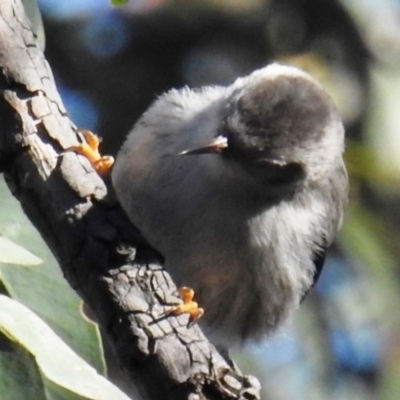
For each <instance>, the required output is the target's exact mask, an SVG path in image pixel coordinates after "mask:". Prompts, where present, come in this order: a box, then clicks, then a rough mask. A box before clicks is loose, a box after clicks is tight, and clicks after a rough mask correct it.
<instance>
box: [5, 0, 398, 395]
mask: <svg viewBox="0 0 400 400" xmlns="http://www.w3.org/2000/svg"><path fill="white" fill-rule="evenodd" d="M39 6H40V9H41V12H42V17H43V21H44V28H45V34H46V51H45V53H46V56H47V59H48V60H49V62H50V65H51V67H52V68H53V73H54V75H55V78H56V81H57V84H58V88H59V91H60V93H61V95H62V97H63V100H64V102H65V104H66V107H67V109H68V112H69V114H70V117H71V118H72V120H73V121H74V122H75V123H76V125H77V126H78V127H80V128H87V129H91V130H93V131H94V132H97V133H98V134H99V135H100V136H101V137H102V138H103V143H102V152H103V153H104V154H112V155H115V154H116V152H117V151H118V149H119V147H120V146H121V143H122V141H123V140H124V137H125V136H126V134H127V132H128V131H129V130H130V129H131V127H132V126H133V124H134V123H135V121H136V120H137V119H138V118H139V117H140V115H141V114H142V113H143V112H144V111H145V110H146V109H147V107H148V106H149V105H150V103H151V102H152V101H153V100H154V99H155V98H156V97H157V96H158V95H160V94H162V93H163V92H165V91H166V90H168V89H170V88H172V87H182V86H184V85H188V86H190V87H196V86H201V85H208V84H220V85H227V84H230V83H231V82H233V81H234V80H235V78H236V77H238V76H241V75H246V74H248V73H250V72H251V71H253V70H254V69H256V68H260V67H262V66H264V65H266V64H268V63H270V62H272V61H280V62H284V63H289V64H294V65H297V66H299V67H301V68H303V69H305V70H307V71H308V72H310V73H311V74H313V75H314V76H315V77H317V78H318V79H319V80H320V81H321V82H322V83H323V85H324V86H325V87H326V88H327V90H328V91H329V92H330V93H331V95H332V96H333V98H334V100H335V102H336V104H337V106H338V108H339V110H340V112H341V114H342V117H343V120H344V123H345V126H346V134H347V150H346V162H347V166H348V169H349V172H350V179H351V194H350V197H351V199H350V205H349V207H348V211H347V214H346V219H345V223H344V227H343V229H342V231H341V234H340V237H339V238H338V240H337V243H336V245H335V246H334V248H333V249H332V251H331V252H330V256H329V258H328V260H327V263H326V266H325V268H324V270H323V272H322V276H321V278H320V280H319V282H318V284H317V286H316V288H315V290H314V291H313V293H312V294H311V295H310V296H309V297H308V298H307V299H306V301H305V302H304V303H303V305H302V307H301V309H300V311H299V312H298V313H297V314H296V315H295V317H294V318H293V319H292V320H291V321H290V322H289V323H288V324H287V325H286V326H285V327H283V328H282V329H281V331H280V332H278V333H277V334H276V335H274V336H273V337H271V338H269V340H267V341H266V342H265V343H264V344H261V345H253V344H250V345H248V346H247V348H246V349H244V350H243V351H241V352H239V353H238V354H236V355H235V357H234V358H235V360H237V362H238V363H239V365H240V367H241V369H242V370H243V371H245V372H246V373H249V374H254V375H256V376H257V377H258V378H259V379H260V381H261V383H262V386H263V399H268V400H270V399H271V400H289V399H291V400H293V399H296V400H302V399H307V400H314V399H315V400H317V399H323V400H341V399H343V400H345V399H346V400H347V399H352V400H353V399H362V400H370V399H371V400H372V399H373V400H375V399H379V400H397V399H399V398H400V68H399V67H398V65H399V62H400V1H399V0H342V1H339V0H246V1H245V0H190V1H189V0H131V1H130V2H129V3H127V4H126V5H124V6H122V7H118V8H113V7H112V6H111V5H110V2H109V0H69V1H61V0H39ZM0 235H1V236H3V237H6V238H9V239H11V240H13V241H14V242H16V243H18V244H20V245H22V246H23V247H25V248H26V249H28V250H30V251H32V252H33V253H35V254H36V255H38V256H39V257H40V258H41V259H42V260H43V261H44V262H43V263H42V264H41V265H39V266H37V267H34V268H32V267H31V268H19V267H16V266H11V265H10V264H6V263H3V264H0V272H1V281H2V285H3V289H2V290H3V292H4V293H7V294H8V295H9V296H11V297H12V298H15V299H17V300H19V301H21V302H22V303H24V304H26V305H27V306H29V307H30V308H31V309H32V310H33V311H34V312H35V313H37V314H38V315H40V316H41V317H42V318H43V319H44V320H45V321H46V322H47V323H48V324H49V325H50V326H51V327H52V328H53V329H54V330H55V331H56V332H57V334H58V335H59V336H60V337H61V338H62V339H63V340H64V341H65V342H66V343H67V344H68V345H69V346H71V348H73V349H74V350H75V351H76V352H77V353H78V354H80V355H81V356H82V357H83V358H84V359H86V360H87V361H89V362H90V363H91V364H92V365H93V366H94V367H95V368H96V369H97V370H98V371H99V372H101V373H107V374H108V375H109V376H110V377H111V379H112V380H114V381H115V382H117V383H118V384H119V385H121V386H122V387H123V388H124V389H125V391H126V392H127V393H129V392H130V390H131V388H130V387H129V384H127V383H126V382H124V379H123V377H121V376H120V375H119V373H118V369H117V368H116V367H115V364H114V362H113V360H112V356H111V355H110V354H109V353H108V351H107V346H106V345H104V346H105V350H104V346H103V344H102V342H101V335H100V334H99V332H98V331H97V327H96V326H95V325H93V324H92V323H91V322H90V321H87V319H85V318H84V317H82V314H81V313H80V302H79V299H78V298H77V297H76V295H75V294H74V292H73V291H72V290H71V289H70V288H69V287H68V285H67V284H66V283H65V282H64V280H63V278H62V276H61V273H60V272H59V271H58V267H57V266H56V264H55V262H54V260H53V259H52V256H51V254H50V253H49V251H48V250H47V249H46V247H45V245H44V244H43V243H42V241H41V239H40V238H39V237H38V235H37V234H36V233H35V231H34V229H33V228H32V227H31V226H30V225H29V223H28V222H27V221H26V218H25V217H24V216H23V214H22V213H21V211H20V209H19V206H18V204H17V202H16V201H15V200H14V199H12V197H11V195H10V194H9V193H8V191H7V189H6V188H5V185H4V183H3V182H2V181H0ZM39 281H40V282H41V284H40V287H39V286H36V285H35V284H33V283H32V282H39ZM43 282H44V283H43ZM46 282H47V283H46ZM55 285H56V287H57V290H55V289H54V287H55ZM66 321H69V322H66ZM3 347H4V346H3ZM1 351H3V348H2V347H1V346H0V353H1ZM105 359H106V361H107V360H108V361H109V363H108V367H106V361H105ZM0 369H1V357H0ZM106 371H107V372H106ZM0 384H1V380H0ZM45 384H46V385H48V386H51V385H50V384H49V383H45ZM0 387H1V386H0ZM48 390H50V391H51V390H53V392H52V393H53V397H52V398H55V399H59V398H60V399H70V398H74V399H75V398H77V399H79V398H80V397H70V396H73V394H72V393H66V392H64V391H63V390H62V389H54V388H50V389H48ZM54 393H55V394H54ZM35 398H36V397H35Z"/></svg>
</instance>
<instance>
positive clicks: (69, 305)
mask: <svg viewBox="0 0 400 400" xmlns="http://www.w3.org/2000/svg"><path fill="white" fill-rule="evenodd" d="M0 1H1V0H0ZM0 209H1V212H0V232H1V234H2V236H4V237H7V238H8V239H10V240H12V241H14V242H17V243H19V244H21V245H22V246H23V247H24V248H26V249H28V250H30V251H34V252H35V254H36V255H38V256H39V257H40V258H41V259H42V260H43V264H41V265H40V266H38V267H36V268H9V267H8V266H3V264H0V273H1V281H2V284H3V285H4V287H5V289H6V291H7V293H9V295H10V297H12V298H13V299H14V300H18V301H19V302H21V303H23V304H26V305H29V308H30V309H31V310H32V311H33V312H35V313H36V314H37V315H39V316H40V317H41V318H43V319H44V320H45V321H46V322H47V323H48V324H49V325H50V326H51V328H52V329H54V330H55V331H56V332H57V334H58V335H60V337H61V338H62V339H63V340H64V341H65V342H66V343H67V344H68V345H69V346H71V347H72V348H73V349H75V351H76V352H77V353H78V354H79V355H80V356H82V357H83V358H84V359H85V360H86V361H88V362H89V364H90V365H92V366H93V367H95V368H96V370H97V371H99V372H104V371H105V362H104V357H103V348H102V343H101V339H100V333H99V328H98V327H97V326H96V325H94V324H92V323H88V322H87V321H85V320H84V319H83V317H82V315H81V313H80V303H81V301H82V300H81V299H80V298H79V297H78V295H77V294H76V293H75V292H74V290H73V289H72V288H71V287H70V286H69V285H68V283H67V282H66V280H65V279H64V277H63V274H62V272H61V270H60V267H59V266H58V265H57V262H56V260H55V259H54V256H53V255H52V254H51V252H50V250H49V249H48V248H47V246H46V245H45V243H44V241H43V239H42V238H41V237H40V235H39V234H38V232H37V231H36V230H35V228H34V227H33V226H32V224H31V223H30V221H29V220H28V218H27V217H26V216H25V214H24V213H23V211H22V209H21V206H20V204H19V203H18V201H17V200H16V199H15V198H14V197H13V196H12V195H11V193H10V192H9V190H8V189H7V187H6V185H5V183H4V180H3V178H2V177H1V176H0ZM0 398H1V396H0Z"/></svg>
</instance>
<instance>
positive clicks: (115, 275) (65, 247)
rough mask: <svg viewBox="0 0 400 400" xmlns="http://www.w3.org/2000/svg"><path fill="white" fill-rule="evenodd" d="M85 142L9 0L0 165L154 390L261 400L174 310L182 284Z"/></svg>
mask: <svg viewBox="0 0 400 400" xmlns="http://www.w3.org/2000/svg"><path fill="white" fill-rule="evenodd" d="M77 143H78V135H77V130H76V128H75V126H74V125H73V124H72V123H71V121H70V120H69V118H68V116H67V113H66V111H65V108H64V106H63V104H62V101H61V99H60V96H59V94H58V93H57V90H56V88H55V84H54V80H53V76H52V72H51V70H50V68H49V65H48V64H47V62H46V60H45V59H44V56H43V54H42V53H41V51H40V49H39V48H38V46H37V44H36V40H35V38H34V36H33V34H32V32H31V30H30V26H29V23H28V22H27V19H26V17H25V14H24V12H23V8H22V6H21V4H20V1H19V0H1V2H0V168H1V170H2V172H4V175H5V177H6V180H7V183H8V185H9V187H10V190H11V191H12V193H13V194H14V195H15V196H16V197H17V198H18V199H19V201H20V202H21V205H22V207H23V209H24V211H25V213H26V214H27V215H28V217H29V218H30V219H31V221H32V222H33V224H34V225H35V226H36V227H37V229H38V230H39V232H40V233H41V235H42V236H43V237H44V239H45V241H46V243H47V244H48V246H49V247H50V248H51V250H52V251H53V253H54V254H55V256H56V258H57V260H58V262H59V264H60V267H61V269H62V271H63V273H64V275H65V276H66V278H67V280H68V281H69V283H70V284H71V285H72V286H73V287H74V288H75V289H76V290H77V292H78V293H79V294H80V295H81V296H82V298H83V299H84V300H85V301H86V302H87V303H88V305H89V306H90V308H91V309H92V310H93V312H94V314H95V315H96V318H97V320H98V322H99V324H100V325H101V326H102V327H103V329H104V331H105V332H107V334H108V336H109V338H110V341H111V343H112V346H113V349H114V350H115V353H116V354H117V356H118V358H119V360H120V363H121V365H122V367H123V368H124V369H125V371H126V372H127V373H128V374H129V375H130V377H131V378H132V380H134V382H135V384H136V385H137V386H138V387H139V388H140V390H141V392H142V393H143V396H144V397H146V398H150V399H161V398H162V399H189V398H190V399H244V398H246V399H256V398H259V394H258V391H259V388H258V385H257V383H256V382H255V380H254V379H251V378H249V377H244V376H243V375H241V374H240V373H239V372H238V371H237V370H233V369H232V368H231V367H230V366H229V365H228V364H227V363H226V361H225V360H224V359H223V358H222V357H221V356H220V355H219V354H218V353H217V352H216V351H215V349H214V348H213V347H212V346H211V345H210V344H209V343H208V341H207V340H206V339H205V337H204V336H203V334H202V332H201V331H200V329H199V328H198V327H197V326H194V327H191V328H187V326H186V324H187V316H184V315H183V316H180V317H168V318H166V317H165V314H164V313H165V310H166V308H167V307H168V305H171V304H174V303H176V301H177V299H176V297H175V296H174V292H175V290H176V287H175V285H174V284H173V282H172V281H171V278H170V277H169V275H168V274H167V273H166V272H165V271H164V270H163V268H162V266H161V264H160V260H161V257H159V256H158V255H157V253H156V252H155V251H153V250H152V249H150V248H149V247H148V246H147V245H146V244H145V242H144V241H143V239H141V238H140V235H139V234H138V232H137V231H136V230H135V228H134V227H132V226H131V224H130V223H129V222H128V220H127V218H126V217H125V215H124V213H123V212H122V211H121V209H120V207H119V205H118V204H117V202H116V201H115V200H114V199H113V196H112V194H111V193H110V190H109V187H108V185H107V184H106V183H105V182H104V181H103V180H102V179H101V178H100V177H99V176H98V175H97V174H96V173H95V172H94V171H93V169H92V167H91V166H90V164H89V162H88V161H87V160H86V159H84V158H82V157H81V156H78V155H76V154H74V153H71V152H66V153H64V151H65V149H67V148H69V147H70V146H73V145H76V144H77Z"/></svg>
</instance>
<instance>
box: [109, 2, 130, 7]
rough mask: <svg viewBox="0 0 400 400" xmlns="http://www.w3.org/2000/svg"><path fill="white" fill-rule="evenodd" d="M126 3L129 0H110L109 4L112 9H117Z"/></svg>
mask: <svg viewBox="0 0 400 400" xmlns="http://www.w3.org/2000/svg"><path fill="white" fill-rule="evenodd" d="M128 1H129V0H111V4H112V5H113V6H114V7H119V6H122V5H124V4H126V3H128Z"/></svg>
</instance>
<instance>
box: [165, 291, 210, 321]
mask: <svg viewBox="0 0 400 400" xmlns="http://www.w3.org/2000/svg"><path fill="white" fill-rule="evenodd" d="M178 293H179V296H180V297H181V298H182V300H183V304H179V305H177V306H175V307H173V308H172V309H170V310H169V311H168V312H167V314H172V315H180V314H189V316H190V317H189V324H192V323H193V322H196V321H197V320H198V319H200V318H201V316H202V315H203V314H204V309H203V308H201V307H199V305H198V304H197V302H195V301H193V298H194V290H193V289H191V288H188V287H186V286H184V287H181V288H180V289H178Z"/></svg>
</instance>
